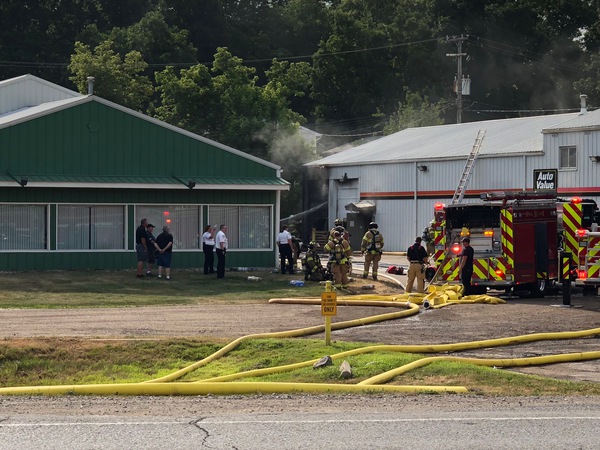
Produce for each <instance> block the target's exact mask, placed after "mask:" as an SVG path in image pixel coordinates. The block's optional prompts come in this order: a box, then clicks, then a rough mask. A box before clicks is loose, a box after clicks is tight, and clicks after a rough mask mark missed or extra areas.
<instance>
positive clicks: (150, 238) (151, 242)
mask: <svg viewBox="0 0 600 450" xmlns="http://www.w3.org/2000/svg"><path fill="white" fill-rule="evenodd" d="M153 232H154V225H152V224H151V223H149V224H148V225H146V246H147V247H148V264H147V266H146V276H147V277H151V276H152V267H153V266H154V263H155V262H156V253H157V251H158V250H157V248H156V238H155V237H154V234H153Z"/></svg>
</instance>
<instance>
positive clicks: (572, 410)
mask: <svg viewBox="0 0 600 450" xmlns="http://www.w3.org/2000/svg"><path fill="white" fill-rule="evenodd" d="M333 401H335V399H334V400H333ZM364 401H365V402H368V399H367V398H365V399H364ZM395 401H396V402H398V398H396V400H395ZM342 403H343V401H342ZM420 403H421V402H420ZM422 403H423V405H422V408H419V409H417V410H415V408H414V406H415V405H412V406H413V407H409V408H408V409H407V410H404V408H403V404H402V402H398V403H397V405H396V406H397V407H396V411H389V410H387V411H384V412H381V413H376V412H373V411H371V410H366V411H345V412H344V411H341V410H340V411H333V412H327V413H319V412H304V413H302V412H290V411H279V412H278V411H274V412H269V411H256V412H254V413H247V412H244V413H232V412H229V411H226V412H224V413H222V414H218V413H217V414H210V415H205V416H168V417H167V416H162V415H156V416H144V417H131V416H129V415H124V416H123V415H118V416H102V417H99V416H86V415H77V414H75V413H74V414H70V415H65V416H56V415H52V416H34V415H16V416H12V417H2V418H1V419H3V420H2V421H1V422H0V448H1V449H12V450H19V449H61V450H70V449H78V450H84V449H123V448H127V449H166V448H168V449H203V448H206V449H239V450H254V449H256V450H269V449H278V450H280V449H300V448H302V449H319V450H320V449H323V448H327V449H334V450H335V449H340V450H347V449H400V448H402V449H406V448H409V449H428V450H432V449H481V448H486V449H517V448H518V449H532V450H538V449H540V448H543V449H567V448H569V449H570V448H577V449H596V448H598V435H597V428H598V424H600V406H599V405H598V404H597V402H590V401H585V402H581V401H578V400H577V399H575V400H574V401H570V402H562V401H559V400H555V403H554V405H552V402H546V401H542V402H541V403H542V404H543V405H540V404H537V403H536V402H535V401H534V402H531V401H525V402H524V403H527V404H526V405H523V404H522V403H523V401H522V400H516V399H508V400H505V401H504V403H503V405H502V407H500V408H497V405H495V404H494V403H496V402H490V403H491V404H490V406H489V407H488V408H481V407H473V406H472V405H470V402H468V401H465V402H463V401H459V402H456V404H455V405H454V406H450V405H448V402H443V403H445V404H446V406H445V407H438V406H436V400H435V399H431V403H432V404H433V405H429V406H427V405H425V404H424V403H425V402H422ZM594 403H595V404H594ZM368 409H369V408H368ZM387 409H390V408H387Z"/></svg>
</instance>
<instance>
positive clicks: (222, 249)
mask: <svg viewBox="0 0 600 450" xmlns="http://www.w3.org/2000/svg"><path fill="white" fill-rule="evenodd" d="M215 246H216V248H217V250H216V251H217V278H225V254H226V253H227V225H221V226H220V227H219V232H218V233H217V237H216V238H215Z"/></svg>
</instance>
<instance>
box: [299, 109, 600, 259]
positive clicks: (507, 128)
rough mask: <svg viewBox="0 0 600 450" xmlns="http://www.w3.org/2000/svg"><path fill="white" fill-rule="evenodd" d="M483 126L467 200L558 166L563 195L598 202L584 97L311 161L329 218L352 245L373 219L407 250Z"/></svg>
mask: <svg viewBox="0 0 600 450" xmlns="http://www.w3.org/2000/svg"><path fill="white" fill-rule="evenodd" d="M479 130H485V138H484V140H483V144H482V146H481V149H480V151H479V155H478V157H477V159H476V160H475V164H474V167H473V170H472V173H471V177H470V181H469V184H468V186H467V190H466V192H465V196H464V199H463V201H464V202H472V201H475V200H476V199H478V198H479V194H480V193H482V192H489V191H502V190H516V189H518V190H521V189H527V190H532V189H533V188H534V180H533V177H534V170H536V169H557V170H558V180H557V181H558V184H557V187H558V193H559V195H561V196H563V197H571V196H574V195H577V196H582V197H585V198H592V199H594V200H596V201H599V199H600V187H599V184H600V183H599V182H600V176H599V171H600V162H599V161H600V110H597V111H594V112H587V110H586V108H585V104H584V102H582V108H581V112H579V113H569V114H558V115H547V116H536V117H525V118H517V119H502V120H490V121H482V122H472V123H463V124H454V125H442V126H432V127H422V128H409V129H405V130H402V131H400V132H398V133H394V134H392V135H389V136H386V137H383V138H381V139H378V140H376V141H372V142H369V143H366V144H363V145H360V146H358V147H355V148H352V149H350V150H347V151H344V152H341V153H338V154H335V155H331V156H328V157H326V158H323V159H320V160H317V161H313V162H311V163H308V164H306V165H307V166H311V167H315V168H316V167H321V168H322V169H323V170H324V171H326V173H327V179H328V180H329V212H328V216H329V223H333V220H334V219H335V218H337V217H341V218H347V222H348V228H349V229H350V230H351V232H353V231H354V233H353V235H354V237H353V239H352V242H351V243H352V245H353V248H356V247H357V244H356V242H357V239H358V238H357V237H356V236H358V235H360V236H362V232H363V231H364V226H365V225H366V224H367V223H368V222H369V221H371V220H375V221H376V222H377V223H378V224H379V229H380V230H381V231H382V233H383V234H384V236H385V248H386V249H387V250H388V251H403V250H406V248H407V247H408V246H409V245H410V244H411V243H413V242H414V238H415V236H417V235H420V234H421V232H422V230H423V228H424V227H425V226H426V225H427V224H429V222H430V220H431V219H432V218H433V206H434V204H435V203H436V202H442V203H450V202H451V200H452V197H453V195H454V192H455V190H456V188H457V186H458V183H459V180H460V178H461V176H462V174H463V172H464V169H465V163H466V161H467V157H468V156H469V154H470V153H471V151H472V149H473V145H474V143H475V139H476V137H477V134H478V132H479ZM369 205H372V207H370V208H369ZM347 206H348V208H347ZM365 206H366V207H367V208H366V209H364V208H365ZM352 210H354V212H352ZM361 210H362V211H366V213H363V214H360V213H357V211H361Z"/></svg>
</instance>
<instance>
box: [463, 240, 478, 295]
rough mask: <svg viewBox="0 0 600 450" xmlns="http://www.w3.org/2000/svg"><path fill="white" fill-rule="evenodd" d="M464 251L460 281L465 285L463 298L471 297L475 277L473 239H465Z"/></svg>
mask: <svg viewBox="0 0 600 450" xmlns="http://www.w3.org/2000/svg"><path fill="white" fill-rule="evenodd" d="M462 244H463V251H462V253H461V254H460V281H461V283H462V285H463V296H465V295H470V294H471V291H472V288H471V277H472V276H473V255H474V254H475V251H474V250H473V247H471V239H469V238H468V237H466V238H463V240H462Z"/></svg>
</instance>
